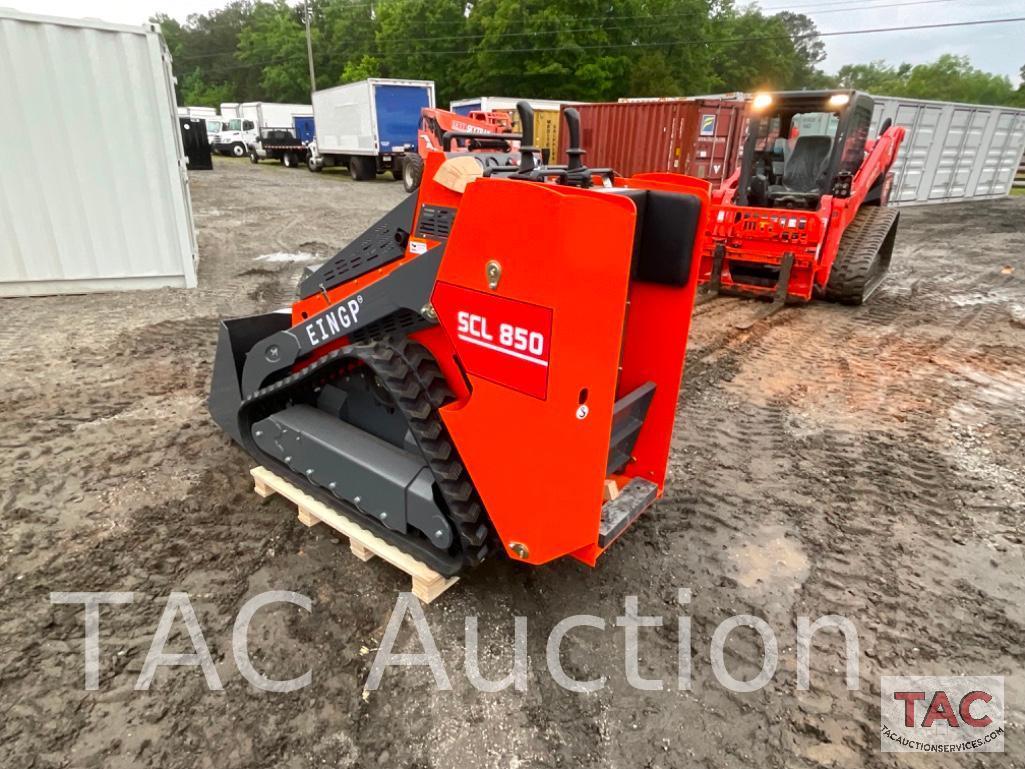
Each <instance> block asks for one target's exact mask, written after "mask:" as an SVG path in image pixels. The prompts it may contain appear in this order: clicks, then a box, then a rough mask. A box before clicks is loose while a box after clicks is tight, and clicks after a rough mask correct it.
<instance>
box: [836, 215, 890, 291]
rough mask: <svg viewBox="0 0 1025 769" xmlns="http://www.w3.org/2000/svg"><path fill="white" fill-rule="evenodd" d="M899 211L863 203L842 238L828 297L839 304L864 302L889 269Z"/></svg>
mask: <svg viewBox="0 0 1025 769" xmlns="http://www.w3.org/2000/svg"><path fill="white" fill-rule="evenodd" d="M899 219H900V212H899V211H898V210H897V209H895V208H880V207H878V206H864V207H862V208H861V209H860V210H859V211H858V213H857V215H856V216H855V217H854V221H853V222H851V223H850V225H849V226H848V227H847V231H846V232H844V234H843V237H842V238H841V239H840V248H839V250H838V253H837V255H836V261H835V262H833V269H832V271H830V273H829V281H828V282H827V283H826V290H825V298H826V299H828V300H829V301H831V302H839V303H840V304H851V305H858V304H864V303H865V302H866V301H868V299H869V298H870V297H871V296H872V294H874V293H875V292H876V290H877V289H878V288H879V285H880V284H881V283H882V280H883V278H884V277H885V275H886V273H887V272H888V271H889V269H890V258H891V257H892V255H893V243H894V240H895V239H896V235H897V223H898V221H899Z"/></svg>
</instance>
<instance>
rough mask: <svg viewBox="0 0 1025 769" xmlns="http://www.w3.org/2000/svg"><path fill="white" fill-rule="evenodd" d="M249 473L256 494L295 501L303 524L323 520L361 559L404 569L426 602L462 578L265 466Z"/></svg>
mask: <svg viewBox="0 0 1025 769" xmlns="http://www.w3.org/2000/svg"><path fill="white" fill-rule="evenodd" d="M250 474H251V475H252V476H253V487H254V491H255V492H256V494H257V496H259V497H262V498H264V499H266V498H268V497H271V496H273V495H274V494H280V495H281V496H283V497H284V498H285V499H287V500H289V501H290V502H293V503H294V504H295V505H296V507H297V508H298V511H299V521H300V523H302V524H303V525H304V526H311V527H312V526H316V525H317V524H319V523H324V524H326V525H328V526H330V527H331V528H332V529H334V530H335V531H337V532H339V533H341V534H344V535H345V536H346V537H348V538H349V549H350V550H351V551H352V554H353V555H354V556H356V557H357V558H359V559H360V560H361V561H364V562H365V561H369V560H370V559H372V558H374V557H375V556H376V557H378V558H380V559H381V560H383V561H387V562H388V563H390V564H391V565H392V566H394V567H395V568H397V569H399V570H400V571H404V572H405V573H406V574H408V575H409V576H410V578H411V579H412V584H413V586H412V593H413V595H415V596H416V597H417V598H419V599H420V600H421V601H423V602H424V603H430V602H431V601H433V600H434V599H435V598H437V597H438V596H439V595H441V594H442V593H444V592H445V591H446V590H448V589H449V588H450V587H452V585H454V584H455V583H456V582H458V581H459V577H445V576H443V575H441V574H439V573H438V572H436V571H434V569H432V568H430V567H429V566H428V565H427V564H425V563H422V562H421V561H418V560H416V559H415V558H413V557H412V556H411V555H409V554H407V553H403V552H402V551H401V550H399V549H398V548H397V547H395V546H394V545H392V544H389V543H388V542H385V541H384V540H383V539H381V538H380V537H378V536H376V535H375V534H373V533H372V532H369V531H367V530H366V529H364V528H363V527H362V526H360V525H359V524H357V523H355V522H354V521H351V520H349V519H348V518H346V517H345V516H344V515H341V514H340V513H338V512H337V511H335V510H333V509H332V508H331V507H330V506H328V505H325V504H324V503H323V502H321V501H320V500H319V499H316V498H314V497H312V496H310V495H309V494H307V493H306V492H304V491H302V490H301V489H299V488H298V487H296V486H293V485H292V484H291V483H289V482H288V481H286V480H285V479H284V478H282V477H280V476H278V475H276V474H275V473H273V472H271V471H270V470H268V469H267V468H266V467H254V468H253V469H252V470H250Z"/></svg>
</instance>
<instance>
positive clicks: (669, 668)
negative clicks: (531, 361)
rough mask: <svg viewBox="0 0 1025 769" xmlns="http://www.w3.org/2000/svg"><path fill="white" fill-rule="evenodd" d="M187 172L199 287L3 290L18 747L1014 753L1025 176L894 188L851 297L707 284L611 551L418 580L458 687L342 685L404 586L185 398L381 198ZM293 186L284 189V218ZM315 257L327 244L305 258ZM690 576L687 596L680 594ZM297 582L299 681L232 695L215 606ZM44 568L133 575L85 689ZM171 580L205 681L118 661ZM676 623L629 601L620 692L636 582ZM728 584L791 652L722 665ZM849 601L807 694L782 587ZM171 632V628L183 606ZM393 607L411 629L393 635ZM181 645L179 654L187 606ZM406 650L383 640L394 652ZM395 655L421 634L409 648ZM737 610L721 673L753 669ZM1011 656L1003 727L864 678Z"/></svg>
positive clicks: (74, 618)
mask: <svg viewBox="0 0 1025 769" xmlns="http://www.w3.org/2000/svg"><path fill="white" fill-rule="evenodd" d="M215 163H216V170H215V171H214V172H211V173H203V172H199V173H194V174H193V175H192V177H193V178H192V182H191V183H192V192H193V205H194V209H195V218H196V223H197V230H198V236H199V244H200V253H201V262H200V288H199V289H198V290H193V291H172V290H165V291H156V292H140V293H125V294H109V295H103V296H79V297H53V298H37V299H7V300H2V309H3V314H4V323H3V337H4V338H3V360H4V365H3V366H2V367H0V421H2V431H0V436H2V437H0V447H2V450H3V453H2V456H3V462H2V464H0V532H2V537H0V543H2V553H0V575H2V585H0V655H2V657H0V658H2V661H3V666H2V668H0V712H2V714H3V715H2V721H0V745H2V748H3V758H2V759H0V763H2V764H3V765H4V766H11V767H19V768H21V769H27V768H28V767H58V766H60V767H63V766H76V767H79V766H82V767H86V766H96V767H101V766H102V767H141V766H146V767H149V766H152V767H183V768H184V767H212V768H213V767H216V768H217V769H230V768H233V767H239V768H240V769H241V768H246V769H248V768H252V767H275V768H282V767H288V768H292V767H306V766H330V767H373V766H383V767H410V768H411V769H412V768H413V767H417V768H427V767H438V768H439V769H440V768H445V769H448V768H449V767H459V768H462V767H478V766H479V767H616V768H618V767H624V768H625V767H710V768H711V767H811V766H839V767H881V766H898V765H900V766H914V767H927V766H928V767H954V766H1021V765H1022V762H1023V756H1025V734H1023V729H1025V727H1023V721H1025V715H1023V705H1022V703H1023V702H1025V679H1023V674H1025V670H1023V668H1025V557H1023V556H1025V548H1023V537H1025V451H1023V445H1025V407H1023V404H1025V259H1023V254H1025V200H1023V199H1015V200H1004V201H997V202H991V203H980V204H975V205H970V206H942V207H930V208H920V209H915V210H907V211H905V212H904V214H903V225H902V226H903V230H902V234H901V236H900V238H899V240H898V247H897V253H896V257H895V260H894V269H893V273H892V276H891V278H890V280H889V281H888V283H887V284H886V286H885V288H884V289H883V290H882V292H881V293H880V294H879V295H878V296H877V298H876V299H875V300H874V301H873V302H872V303H871V304H870V305H869V306H866V307H864V308H861V309H850V308H842V307H836V306H831V305H828V304H825V303H817V304H814V305H811V306H808V307H804V308H799V309H788V310H785V311H783V312H780V313H778V314H777V315H774V316H773V317H771V318H769V319H767V320H760V321H758V322H755V323H754V324H753V325H750V327H749V328H745V326H748V325H749V323H750V320H751V318H752V316H753V314H754V313H756V312H758V311H760V308H759V306H758V305H754V304H752V303H745V302H742V301H740V300H733V299H722V300H717V301H715V302H711V303H709V304H705V305H703V306H701V307H700V308H699V309H698V311H697V316H696V318H695V323H694V328H693V331H692V339H691V344H690V351H689V355H688V363H687V371H686V373H685V384H684V387H683V391H682V393H681V396H680V410H679V419H678V424H677V432H676V437H675V438H674V442H673V454H672V459H671V480H670V483H669V484H668V487H667V490H666V496H665V499H664V500H663V501H662V502H661V503H660V504H659V505H658V506H657V507H656V508H655V510H654V512H652V513H651V514H649V515H646V517H644V518H643V519H642V520H641V521H639V523H638V524H637V525H636V526H635V527H634V529H633V530H631V531H630V532H628V534H627V535H626V536H625V537H624V538H623V539H622V540H621V541H620V542H618V543H617V544H616V546H615V547H614V548H612V549H611V550H610V551H609V553H608V554H607V555H606V556H604V557H603V559H602V561H601V562H600V564H599V568H597V569H596V570H590V569H588V568H586V567H584V566H581V565H579V564H577V563H576V562H571V561H569V560H567V561H565V562H559V563H554V564H551V565H550V566H547V567H544V568H525V567H522V566H518V565H515V564H513V563H511V562H509V561H508V560H506V559H504V558H493V559H491V560H489V561H488V562H487V563H486V564H485V565H484V566H483V567H482V568H481V569H479V570H478V571H477V572H475V573H474V574H473V575H472V576H471V577H469V578H467V579H464V580H463V581H462V582H461V583H460V584H458V585H457V586H456V587H455V588H454V589H452V590H450V591H449V592H448V593H447V594H446V595H445V596H444V597H443V598H442V599H441V600H439V601H438V602H436V603H435V604H433V605H432V606H430V607H428V608H427V609H426V617H427V620H428V623H429V626H430V628H431V630H432V631H433V635H434V638H435V640H436V642H437V644H438V646H439V647H440V649H441V653H442V657H443V659H444V661H445V663H446V665H447V669H448V673H449V676H450V678H451V681H452V686H453V689H452V690H451V691H436V690H435V688H434V686H433V679H432V678H431V676H430V674H429V673H428V672H427V671H426V670H424V669H421V668H415V669H405V670H396V669H392V670H389V671H388V672H387V673H386V675H385V678H384V681H383V685H382V687H381V688H380V689H379V690H377V691H373V692H368V693H364V691H363V687H364V683H365V681H366V678H367V674H368V670H369V668H370V665H371V662H372V659H373V656H374V650H375V649H376V648H377V646H378V644H379V642H380V640H381V637H382V634H383V630H384V627H385V624H386V623H387V621H388V618H389V615H390V613H391V609H392V607H393V604H394V601H395V598H396V595H397V594H398V592H399V591H401V590H405V589H407V587H408V580H407V579H405V578H404V577H403V576H402V575H400V574H398V573H397V572H396V571H394V570H393V569H392V568H390V567H389V566H387V565H386V564H382V563H380V562H377V561H375V562H371V563H369V564H363V563H361V562H359V561H358V560H356V559H355V558H354V557H353V556H352V555H351V554H350V553H349V552H348V549H347V547H346V546H345V545H344V543H340V542H339V541H338V539H337V538H335V537H333V536H331V535H330V534H329V533H328V532H326V531H324V530H323V528H324V527H318V528H316V529H312V530H308V529H306V528H305V527H304V526H302V525H300V524H299V523H298V522H297V521H296V519H295V515H294V508H290V507H289V505H288V504H287V503H285V502H284V501H282V500H280V499H275V500H271V501H268V502H266V503H262V504H261V503H260V502H259V501H258V499H257V498H256V497H255V496H254V494H253V493H252V484H251V481H250V478H249V475H248V470H249V468H250V467H251V466H252V462H251V461H250V460H249V459H248V458H247V457H246V456H245V455H244V454H243V453H242V451H241V450H240V449H238V448H236V447H235V446H233V445H232V444H230V443H229V442H228V440H227V439H226V438H225V437H224V436H223V435H222V434H221V433H220V432H219V431H218V430H217V429H216V428H215V426H214V425H213V424H212V422H211V421H210V419H209V418H208V416H207V414H206V412H205V409H204V397H205V392H206V388H207V382H208V379H209V376H210V366H211V360H212V357H213V351H214V343H215V323H216V320H217V318H218V317H219V316H222V315H243V314H250V313H254V312H258V311H265V310H267V309H271V308H274V307H276V306H279V305H282V304H285V303H286V302H288V300H289V299H290V297H291V296H292V293H293V288H294V285H295V282H296V278H297V275H298V273H299V272H300V270H301V268H302V266H303V263H304V262H302V261H295V260H294V259H293V260H289V257H287V256H278V257H274V258H269V259H260V258H259V257H262V256H268V255H273V254H285V255H289V254H291V255H295V254H302V253H306V254H309V255H310V256H309V260H310V261H309V262H307V263H311V262H312V261H315V260H316V259H317V258H323V257H325V256H326V255H328V254H329V253H332V252H333V251H334V250H335V249H337V248H338V247H340V246H341V245H343V244H344V243H345V242H347V241H348V240H349V239H350V238H351V237H352V236H354V235H356V234H357V233H358V232H359V231H361V230H362V228H363V227H365V226H366V225H367V224H369V223H370V222H371V221H373V220H374V219H375V218H376V216H378V215H379V214H381V213H383V212H384V211H386V210H387V209H389V208H390V207H391V206H392V205H394V204H395V203H397V202H398V201H399V200H400V199H401V198H402V195H403V192H402V190H401V187H400V186H399V185H397V184H395V183H392V182H389V181H384V180H381V181H379V182H376V183H367V184H359V185H357V184H356V183H354V182H351V181H349V179H348V177H347V176H345V175H344V174H341V173H331V172H328V173H325V174H322V175H313V174H310V173H308V172H306V171H305V170H301V171H298V170H297V171H287V170H285V169H283V168H280V167H277V166H274V165H270V164H265V165H261V166H259V167H254V166H251V165H249V164H248V163H247V162H244V161H242V162H235V161H232V160H224V159H220V158H218V159H216V160H215ZM282 211H289V213H288V215H282ZM318 255H319V257H318ZM679 588H689V589H690V591H691V594H692V600H691V602H690V604H689V605H688V606H686V607H683V606H681V605H680V604H679V603H678V601H677V595H678V589H679ZM267 589H282V590H293V591H297V592H299V593H303V594H305V595H307V596H309V597H310V598H311V599H312V601H313V610H312V613H306V612H304V611H302V610H300V609H298V608H295V607H289V606H281V607H278V608H277V609H271V610H266V611H264V612H262V613H261V614H260V615H259V616H258V618H257V619H256V620H255V621H254V623H253V627H252V633H251V642H250V645H251V651H252V654H253V658H254V660H255V664H256V666H257V667H258V668H259V669H261V670H263V671H266V672H267V674H268V675H271V676H273V677H277V678H290V677H292V676H296V675H299V674H301V673H302V672H303V671H305V670H307V669H309V670H311V671H312V684H311V685H310V686H309V687H307V688H305V689H302V690H300V691H298V692H294V693H289V694H274V693H264V692H260V691H258V690H255V689H253V687H251V686H250V684H249V683H248V682H247V681H246V680H245V679H243V677H242V676H241V675H240V673H239V672H238V670H237V668H236V666H235V663H234V661H233V656H232V652H231V646H230V643H231V641H230V639H231V629H232V626H233V623H234V619H235V615H236V613H237V611H238V609H239V607H240V606H241V605H242V603H244V601H245V600H246V599H247V597H249V596H251V595H254V594H256V593H259V592H261V591H263V590H267ZM51 591H132V592H133V593H134V602H133V603H131V604H127V605H122V606H112V607H106V608H104V609H103V611H102V613H101V620H100V629H101V638H102V649H101V654H100V662H101V676H100V686H99V690H98V691H95V692H87V691H84V690H83V683H84V672H83V654H82V645H83V643H82V639H83V612H82V610H81V608H80V607H76V606H52V605H51V604H50V602H49V593H50V592H51ZM172 591H185V592H187V593H188V594H189V597H190V599H191V601H192V604H193V606H194V607H195V609H196V612H197V614H198V617H199V621H200V624H201V626H202V630H203V633H204V634H205V638H206V640H207V642H208V643H209V645H210V649H211V652H212V654H213V656H214V659H215V660H216V663H217V670H218V673H219V676H220V678H221V680H222V682H223V686H224V689H223V691H210V690H208V689H207V686H206V684H205V682H204V678H203V675H202V674H201V673H200V671H199V670H197V669H195V668H177V669H171V668H164V669H162V670H160V671H159V672H158V674H157V676H156V679H155V681H154V682H153V685H152V687H151V688H150V690H149V691H146V692H140V691H135V690H134V686H135V683H136V679H137V678H138V675H139V672H140V670H141V668H142V665H143V661H144V659H145V657H146V653H147V651H148V650H149V647H150V641H151V639H152V636H153V633H154V631H155V630H156V627H157V622H158V620H159V618H160V615H161V612H162V610H163V608H164V604H165V602H166V600H167V596H168V594H169V593H171V592H172ZM630 594H636V595H637V596H638V600H639V606H640V609H641V611H642V613H647V614H654V615H663V616H664V617H665V626H664V627H663V628H661V629H658V630H643V631H642V635H641V653H642V662H641V672H642V674H644V675H645V676H647V677H651V678H656V677H657V678H662V679H664V680H665V681H666V682H667V684H666V689H665V690H664V691H661V692H644V691H638V690H635V689H634V688H632V687H630V686H629V685H628V683H627V681H626V677H625V668H624V662H623V650H624V637H623V631H622V630H619V629H617V628H615V627H614V626H613V625H612V623H613V621H614V619H615V617H616V616H618V615H620V614H622V613H623V602H624V598H625V596H627V595H630ZM575 613H579V614H594V615H597V616H598V617H601V618H603V619H605V620H606V621H607V622H608V627H607V628H606V629H605V630H604V631H602V630H599V629H580V630H577V631H574V633H573V634H571V635H570V636H569V637H568V638H567V641H566V643H565V645H564V649H563V663H564V665H565V667H566V670H567V672H569V673H570V674H572V675H574V676H576V677H577V678H581V679H583V678H591V677H594V676H598V675H604V676H607V682H606V683H605V685H604V687H603V688H602V689H600V690H599V691H597V692H595V693H591V694H577V693H572V692H568V691H565V690H563V689H562V688H560V687H559V686H558V685H557V684H556V683H555V682H554V681H553V679H552V676H551V675H550V673H549V672H548V669H547V667H546V665H545V643H546V640H547V637H548V633H549V631H550V630H551V628H552V627H553V625H554V624H555V623H556V622H557V621H559V620H560V619H562V618H564V617H566V616H568V615H570V614H575ZM681 613H682V614H686V615H687V616H689V617H691V624H692V634H691V635H692V640H691V648H692V656H693V688H692V690H691V691H679V690H677V687H676V675H677V653H678V650H677V641H678V633H677V630H676V627H677V624H676V618H677V617H678V616H679V615H680V614H681ZM734 614H754V615H757V616H759V617H762V618H764V619H765V621H766V622H768V624H769V625H770V626H771V627H772V628H773V629H774V631H775V633H776V635H777V636H778V638H779V649H780V664H779V670H778V672H777V673H776V675H775V677H774V678H773V680H772V681H771V682H770V683H769V684H768V685H767V686H766V687H765V688H763V689H761V690H760V691H757V692H754V693H750V694H736V693H731V692H729V691H728V690H726V689H725V688H723V687H722V686H721V685H720V684H719V683H718V682H717V680H716V678H715V677H714V675H713V672H712V668H711V664H710V661H709V642H710V639H711V637H712V633H713V631H714V629H715V628H716V626H717V625H718V624H719V623H720V622H721V621H722V620H724V619H725V618H727V617H729V616H731V615H734ZM828 614H839V615H843V616H845V617H847V618H848V619H850V620H851V621H852V622H853V623H854V624H855V626H856V628H857V630H858V634H859V640H860V654H859V656H858V661H859V663H860V672H859V678H858V682H859V688H858V690H856V691H848V690H847V688H846V686H845V684H844V673H843V671H844V658H843V655H842V653H841V647H840V644H839V642H838V640H837V637H836V636H830V635H829V634H828V633H824V634H821V635H819V636H817V640H816V644H815V648H814V651H813V655H812V688H811V690H810V691H807V692H800V691H797V690H796V677H795V670H796V664H797V663H796V652H795V649H794V637H795V630H794V628H795V623H796V621H797V617H798V616H800V615H806V616H809V617H811V618H813V619H814V618H816V617H819V616H822V615H828ZM468 615H478V616H479V618H480V620H479V621H480V627H481V632H482V649H483V657H484V661H483V663H482V665H483V669H484V672H485V673H486V674H488V675H490V676H492V677H500V676H501V675H504V674H505V672H506V671H507V670H508V667H509V662H510V660H511V651H510V645H511V643H510V642H511V639H512V635H513V631H512V628H513V618H514V617H515V616H524V617H526V618H527V621H528V650H529V658H530V670H529V674H528V679H527V688H526V691H523V692H517V691H514V690H512V689H510V690H506V691H504V692H502V693H498V694H485V693H481V692H478V691H477V690H476V689H474V688H473V687H472V686H471V685H470V684H469V683H468V682H467V678H466V676H465V675H464V673H463V654H464V641H463V639H464V630H463V628H464V621H465V618H466V617H467V616H468ZM179 627H180V623H179ZM408 628H409V625H408V623H407V625H406V630H405V631H404V632H403V634H402V636H401V637H402V638H403V639H404V640H409V639H410V635H411V634H410V633H409V632H408ZM170 647H171V648H170V649H169V650H175V651H191V650H192V649H191V646H190V644H189V643H188V641H187V639H186V638H185V637H184V635H183V634H182V633H181V632H177V631H176V633H175V635H174V636H172V643H171V644H170ZM403 648H405V646H404V647H403ZM409 648H410V649H413V650H415V649H417V648H418V647H417V646H416V645H415V644H414V645H411V646H409ZM758 649H759V647H758V645H757V643H756V637H755V636H754V634H753V633H748V632H747V631H738V632H737V633H735V634H734V635H733V636H731V638H730V642H729V643H728V644H727V647H726V655H725V662H726V666H727V669H728V670H730V671H731V672H732V673H733V674H734V675H736V676H738V677H743V678H750V677H751V676H753V675H754V674H755V672H757V670H758V667H759V665H760V661H761V658H760V655H759V653H758ZM947 673H950V674H959V673H967V674H992V675H1003V676H1006V677H1007V679H1006V686H1007V699H1008V705H1009V710H1008V714H1007V737H1006V752H1005V753H1004V754H1002V755H988V756H981V757H980V755H981V754H979V755H975V756H962V757H954V756H932V755H930V756H924V755H911V756H897V755H895V754H882V753H880V752H879V734H878V729H879V704H878V697H879V692H878V687H879V677H880V675H886V674H901V675H911V674H947Z"/></svg>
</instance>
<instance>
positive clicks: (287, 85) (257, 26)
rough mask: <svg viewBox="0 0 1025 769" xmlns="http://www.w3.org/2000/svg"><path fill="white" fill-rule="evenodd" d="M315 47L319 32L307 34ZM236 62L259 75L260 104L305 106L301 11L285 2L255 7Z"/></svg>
mask: <svg viewBox="0 0 1025 769" xmlns="http://www.w3.org/2000/svg"><path fill="white" fill-rule="evenodd" d="M311 37H312V39H313V45H314V48H317V47H319V43H320V34H319V30H313V31H312V33H311ZM236 58H238V60H239V61H240V62H242V63H244V64H250V65H252V66H253V68H254V69H258V70H259V71H260V88H261V91H262V96H261V99H260V100H261V101H283V102H306V101H309V97H310V73H309V64H308V61H307V55H306V28H305V25H304V23H303V18H302V16H301V11H300V10H298V9H296V8H293V7H291V6H290V5H289V4H288V2H287V1H286V0H274V2H273V3H259V4H257V5H256V6H255V7H254V9H253V13H252V15H251V17H250V19H249V23H248V24H247V25H246V27H245V28H244V29H243V30H242V33H241V34H240V35H239V39H238V53H237V54H236Z"/></svg>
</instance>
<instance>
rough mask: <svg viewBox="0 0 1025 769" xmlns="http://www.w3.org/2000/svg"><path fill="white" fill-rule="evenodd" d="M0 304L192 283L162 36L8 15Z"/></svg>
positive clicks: (3, 15)
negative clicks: (24, 298) (18, 298)
mask: <svg viewBox="0 0 1025 769" xmlns="http://www.w3.org/2000/svg"><path fill="white" fill-rule="evenodd" d="M0 104H2V105H3V116H2V119H0V296H24V295H32V294H53V293H82V292H85V291H109V290H120V289H128V288H157V287H161V286H179V287H192V286H195V285H196V270H195V258H196V246H195V233H194V230H193V224H192V209H191V205H190V202H189V193H188V186H187V185H188V180H187V176H186V173H185V160H184V153H183V150H182V145H181V136H180V134H179V127H178V118H177V114H176V109H175V98H174V84H173V80H172V76H171V62H170V57H169V56H168V55H167V52H166V48H165V46H164V43H163V39H162V38H161V37H160V34H159V33H158V32H157V31H156V28H154V27H126V26H121V25H114V24H105V23H104V22H100V21H77V20H68V19H57V18H51V17H46V16H36V15H32V14H23V13H20V12H18V11H12V10H7V9H0Z"/></svg>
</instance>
